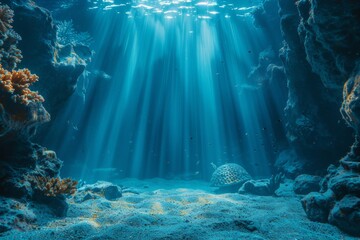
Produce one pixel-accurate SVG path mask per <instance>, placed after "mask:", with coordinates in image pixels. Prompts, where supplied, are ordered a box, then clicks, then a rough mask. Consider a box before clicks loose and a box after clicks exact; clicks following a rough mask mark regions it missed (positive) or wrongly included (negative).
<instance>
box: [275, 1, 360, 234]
mask: <svg viewBox="0 0 360 240" xmlns="http://www.w3.org/2000/svg"><path fill="white" fill-rule="evenodd" d="M279 5H280V8H281V11H280V15H281V16H282V21H281V26H282V30H283V34H284V39H285V41H286V43H285V45H284V48H283V50H282V60H283V62H284V65H285V71H286V74H287V78H288V86H289V100H288V106H287V108H286V112H287V118H288V119H287V120H288V124H287V129H288V138H289V139H290V141H291V142H293V144H295V145H297V146H298V148H299V149H300V150H302V151H305V153H306V152H307V153H310V154H311V153H312V152H313V153H315V152H316V150H317V151H318V152H319V153H321V154H320V155H316V154H314V156H315V157H316V158H318V159H317V160H316V158H315V159H314V161H322V160H323V159H322V158H324V157H325V158H326V156H328V157H330V158H331V159H333V157H339V156H338V154H337V155H336V154H335V152H337V153H342V152H343V151H344V148H346V145H347V144H348V142H349V140H351V138H352V137H351V135H350V134H349V132H348V131H347V130H346V129H345V128H344V125H343V124H341V122H340V123H339V116H340V115H337V113H339V108H340V104H339V103H340V102H341V98H340V96H341V93H342V92H343V103H342V106H341V114H342V117H343V119H345V121H346V123H347V124H348V125H349V126H351V127H352V128H353V129H354V130H355V135H356V137H355V143H354V144H353V146H352V147H351V151H350V152H349V153H348V154H347V155H346V156H345V157H344V158H343V159H342V160H341V161H340V163H341V166H340V167H338V168H337V169H333V168H329V173H328V175H327V176H326V177H325V179H324V180H323V183H322V186H323V188H322V189H321V193H310V194H309V195H307V196H306V197H305V198H304V199H303V200H302V204H303V207H304V209H305V212H306V214H307V215H308V217H309V218H310V219H311V220H313V221H320V222H330V223H331V224H334V225H336V226H338V227H339V228H340V229H342V230H344V231H346V232H348V233H350V234H353V235H356V236H360V218H359V216H360V207H359V206H360V205H359V202H360V201H359V190H360V187H359V186H360V185H359V182H360V180H359V179H360V144H359V137H358V134H359V119H360V111H359V109H360V108H359V107H360V103H359V100H358V94H359V91H360V87H359V82H360V71H359V69H360V68H359V60H360V56H359V54H360V26H359V23H360V15H359V14H358V13H359V12H360V2H358V1H342V2H341V3H339V2H338V1H325V0H312V1H309V0H301V1H298V2H296V3H294V2H291V1H285V0H279ZM343 86H344V90H343V91H342V88H343ZM342 122H343V120H342ZM341 141H343V143H346V144H341ZM311 143H313V145H312V146H311ZM326 149H328V153H330V154H331V155H332V157H331V156H330V155H326V154H325V155H323V153H322V152H321V151H322V150H324V151H325V150H326ZM330 149H333V150H335V152H332V150H330ZM299 152H300V151H299Z"/></svg>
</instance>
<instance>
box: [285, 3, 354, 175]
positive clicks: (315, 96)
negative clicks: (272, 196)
mask: <svg viewBox="0 0 360 240" xmlns="http://www.w3.org/2000/svg"><path fill="white" fill-rule="evenodd" d="M313 2H314V4H315V1H313ZM308 5H309V4H307V5H306V2H303V1H301V2H299V3H298V4H295V2H294V1H285V0H279V7H280V11H279V14H280V17H281V22H280V24H281V31H282V35H283V37H284V40H285V41H284V45H283V47H282V48H281V50H280V57H281V60H282V62H283V65H284V68H285V73H286V77H287V80H288V89H289V95H288V102H287V106H286V108H285V115H286V121H287V122H286V131H287V137H288V139H289V141H290V144H291V145H292V147H294V148H295V150H296V152H297V153H298V155H299V156H300V159H302V160H301V161H304V164H303V165H304V169H302V170H303V171H305V172H310V173H311V172H312V171H313V170H314V169H325V168H326V166H327V165H328V164H329V163H334V162H336V161H338V159H339V158H340V157H341V156H343V155H344V154H345V153H346V151H347V150H348V146H349V145H350V144H351V141H352V140H351V131H350V129H348V128H347V127H346V125H345V123H344V121H343V120H342V117H341V114H340V113H339V108H340V105H341V104H340V102H341V85H336V84H332V85H331V84H329V83H326V82H323V81H322V79H323V78H324V79H327V77H326V76H325V77H324V76H322V75H321V72H320V71H314V69H319V68H318V67H317V64H318V65H325V66H327V67H328V62H329V61H330V62H331V61H332V60H331V59H328V58H325V59H326V61H322V60H321V58H316V56H315V52H314V51H312V50H311V49H310V46H311V43H309V41H311V39H313V40H314V39H315V37H314V36H313V35H311V33H310V32H308V30H307V29H310V28H311V27H310V23H308V21H307V20H306V19H303V18H302V17H301V16H300V15H299V9H298V7H299V8H300V6H302V7H303V8H305V6H308ZM308 8H309V6H308ZM305 12H306V11H305V10H304V15H305ZM308 12H309V11H308ZM308 15H309V14H308ZM309 16H310V15H309ZM309 22H311V21H309ZM311 37H313V38H311ZM313 44H317V42H316V41H315V42H314V43H313ZM308 52H309V53H311V54H314V55H313V56H310V55H309V54H308ZM310 59H312V60H313V61H311V60H310ZM323 68H325V67H323ZM328 68H329V69H330V68H332V67H328ZM319 74H320V75H319ZM343 82H344V80H343ZM325 83H326V84H325ZM329 85H331V86H333V87H332V88H328V87H327V86H329ZM334 85H335V87H334Z"/></svg>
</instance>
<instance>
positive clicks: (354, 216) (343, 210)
mask: <svg viewBox="0 0 360 240" xmlns="http://www.w3.org/2000/svg"><path fill="white" fill-rule="evenodd" d="M329 222H330V223H331V224H334V225H336V226H338V227H339V228H340V229H341V230H343V231H345V232H348V233H350V234H352V235H355V236H360V198H359V197H357V196H353V195H346V196H345V197H344V198H342V199H341V200H340V201H339V202H337V203H336V204H335V206H334V208H333V209H332V210H331V211H330V215H329Z"/></svg>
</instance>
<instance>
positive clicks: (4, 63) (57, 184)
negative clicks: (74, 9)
mask: <svg viewBox="0 0 360 240" xmlns="http://www.w3.org/2000/svg"><path fill="white" fill-rule="evenodd" d="M29 3H30V2H29ZM13 16H14V14H13V11H12V10H10V8H9V7H8V6H6V5H0V64H1V65H0V153H1V157H0V196H3V197H6V198H13V199H15V200H14V201H15V202H16V201H21V200H22V201H32V202H38V203H42V204H45V205H46V206H48V207H49V208H50V209H52V211H53V212H54V213H55V214H56V215H58V216H64V215H65V214H66V211H67V203H66V201H65V198H64V196H63V194H68V193H73V192H74V189H75V185H76V182H75V181H72V180H70V179H64V180H60V179H59V178H58V174H59V171H60V168H61V165H62V162H61V160H59V159H58V158H57V157H56V154H55V153H54V152H53V151H50V150H47V149H46V148H44V147H42V146H40V145H37V144H34V143H32V142H31V141H30V138H31V137H33V136H34V135H35V133H36V130H37V128H38V127H39V126H40V125H41V124H43V123H45V122H48V121H49V120H50V114H49V113H48V112H47V111H46V110H45V108H44V106H43V105H42V103H43V102H44V98H43V97H42V96H41V95H40V94H39V93H38V92H36V91H32V90H30V85H32V84H34V83H36V82H37V81H38V76H37V75H34V74H31V72H30V71H29V70H28V69H22V70H13V68H15V67H16V66H17V64H18V63H19V62H20V60H21V55H20V50H18V49H17V46H16V44H17V41H18V40H19V39H20V37H19V35H17V33H15V32H14V30H12V26H11V24H12V23H13ZM32 24H34V23H32ZM14 36H16V38H14ZM36 52H39V51H38V50H36ZM31 178H32V179H36V180H38V181H37V183H38V184H37V185H36V186H35V185H34V184H32V182H31V181H30V179H31ZM39 192H40V193H41V192H43V195H44V196H45V197H41V196H40V194H39ZM16 199H17V200H16ZM5 202H9V201H7V200H6V199H5ZM5 206H7V205H5ZM11 206H12V205H11V204H10V205H9V207H11ZM12 214H18V213H17V212H16V211H10V210H9V211H8V209H5V210H2V211H0V216H1V218H2V217H4V218H5V215H6V219H14V221H16V222H13V223H12V224H10V225H9V223H6V222H3V221H0V232H2V231H7V230H9V226H12V227H18V228H21V229H23V226H20V225H21V224H24V223H27V221H25V222H21V221H19V219H18V218H17V217H16V216H13V217H12V216H10V215H12ZM29 219H30V220H29V224H30V222H33V220H34V219H33V218H32V217H29ZM19 224H20V225H19Z"/></svg>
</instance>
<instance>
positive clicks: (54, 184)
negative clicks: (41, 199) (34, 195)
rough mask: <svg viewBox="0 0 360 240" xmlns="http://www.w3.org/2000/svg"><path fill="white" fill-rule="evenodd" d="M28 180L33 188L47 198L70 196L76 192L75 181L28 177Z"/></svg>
mask: <svg viewBox="0 0 360 240" xmlns="http://www.w3.org/2000/svg"><path fill="white" fill-rule="evenodd" d="M28 180H29V181H30V182H31V183H32V184H33V185H34V187H35V188H36V189H37V190H39V191H40V192H42V193H43V194H44V195H45V196H47V197H57V196H59V195H63V194H64V195H72V194H74V193H75V192H76V186H77V184H78V182H77V181H74V180H72V179H70V178H64V179H60V178H58V177H57V178H49V177H40V176H28Z"/></svg>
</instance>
